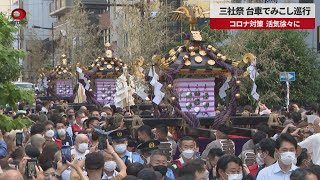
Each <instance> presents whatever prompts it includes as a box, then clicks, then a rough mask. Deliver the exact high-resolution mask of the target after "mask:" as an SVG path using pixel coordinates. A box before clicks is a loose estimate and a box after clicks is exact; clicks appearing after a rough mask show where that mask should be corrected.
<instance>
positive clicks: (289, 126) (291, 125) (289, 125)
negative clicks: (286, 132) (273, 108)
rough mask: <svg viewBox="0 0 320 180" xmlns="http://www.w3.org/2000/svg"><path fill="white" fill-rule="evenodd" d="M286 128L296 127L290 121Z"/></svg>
mask: <svg viewBox="0 0 320 180" xmlns="http://www.w3.org/2000/svg"><path fill="white" fill-rule="evenodd" d="M287 128H297V127H296V126H295V125H293V124H292V123H290V124H288V125H287Z"/></svg>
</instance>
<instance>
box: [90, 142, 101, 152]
mask: <svg viewBox="0 0 320 180" xmlns="http://www.w3.org/2000/svg"><path fill="white" fill-rule="evenodd" d="M98 145H99V143H97V144H96V145H94V146H92V147H91V148H90V150H89V151H90V153H92V152H96V151H97V150H98Z"/></svg>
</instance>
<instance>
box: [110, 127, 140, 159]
mask: <svg viewBox="0 0 320 180" xmlns="http://www.w3.org/2000/svg"><path fill="white" fill-rule="evenodd" d="M109 136H110V137H111V138H112V146H113V148H114V150H115V152H116V153H117V154H118V155H119V156H120V158H121V159H122V161H123V162H124V163H125V164H126V165H128V164H130V163H135V162H137V163H140V164H144V161H143V160H142V159H141V157H140V154H139V153H136V152H129V151H128V150H127V146H128V140H127V138H128V136H129V135H128V133H127V132H126V131H124V130H117V131H114V132H112V133H110V134H109Z"/></svg>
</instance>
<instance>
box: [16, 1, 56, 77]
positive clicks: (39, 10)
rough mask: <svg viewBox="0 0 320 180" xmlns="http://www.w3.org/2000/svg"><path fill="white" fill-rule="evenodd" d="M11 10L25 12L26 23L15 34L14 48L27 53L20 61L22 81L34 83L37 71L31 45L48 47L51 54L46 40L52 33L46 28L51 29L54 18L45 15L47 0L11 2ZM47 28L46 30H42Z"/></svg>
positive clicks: (47, 6) (47, 7) (47, 5)
mask: <svg viewBox="0 0 320 180" xmlns="http://www.w3.org/2000/svg"><path fill="white" fill-rule="evenodd" d="M11 2H12V4H11V9H16V8H22V9H24V10H25V11H26V12H27V20H28V23H27V25H26V26H25V27H23V28H20V31H19V33H17V34H16V38H15V39H16V41H15V42H14V46H15V48H17V49H24V50H26V51H27V56H26V58H25V59H23V60H21V62H20V64H21V65H22V66H23V69H24V71H23V74H22V76H23V77H22V80H23V81H28V82H34V81H35V80H36V78H37V77H36V74H37V71H38V69H37V68H36V67H35V62H34V58H33V57H32V52H31V49H32V47H31V46H32V44H42V43H44V46H45V47H48V48H50V49H48V51H49V52H52V50H51V49H52V46H51V45H50V44H48V43H50V42H48V40H49V39H50V37H51V36H52V31H51V30H50V29H48V28H51V27H52V23H53V22H54V21H55V19H54V18H52V17H50V16H49V14H48V13H47V12H48V10H49V3H50V1H48V0H12V1H11ZM35 26H36V27H41V28H34V27H35ZM43 28H47V29H43Z"/></svg>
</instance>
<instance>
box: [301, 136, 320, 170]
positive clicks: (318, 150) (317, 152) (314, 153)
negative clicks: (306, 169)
mask: <svg viewBox="0 0 320 180" xmlns="http://www.w3.org/2000/svg"><path fill="white" fill-rule="evenodd" d="M319 144H320V133H317V134H314V135H312V136H309V137H308V138H307V139H305V140H304V141H302V142H300V143H298V145H299V146H300V147H301V148H306V149H307V150H308V153H310V154H311V159H312V162H313V164H316V165H320V146H319Z"/></svg>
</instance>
